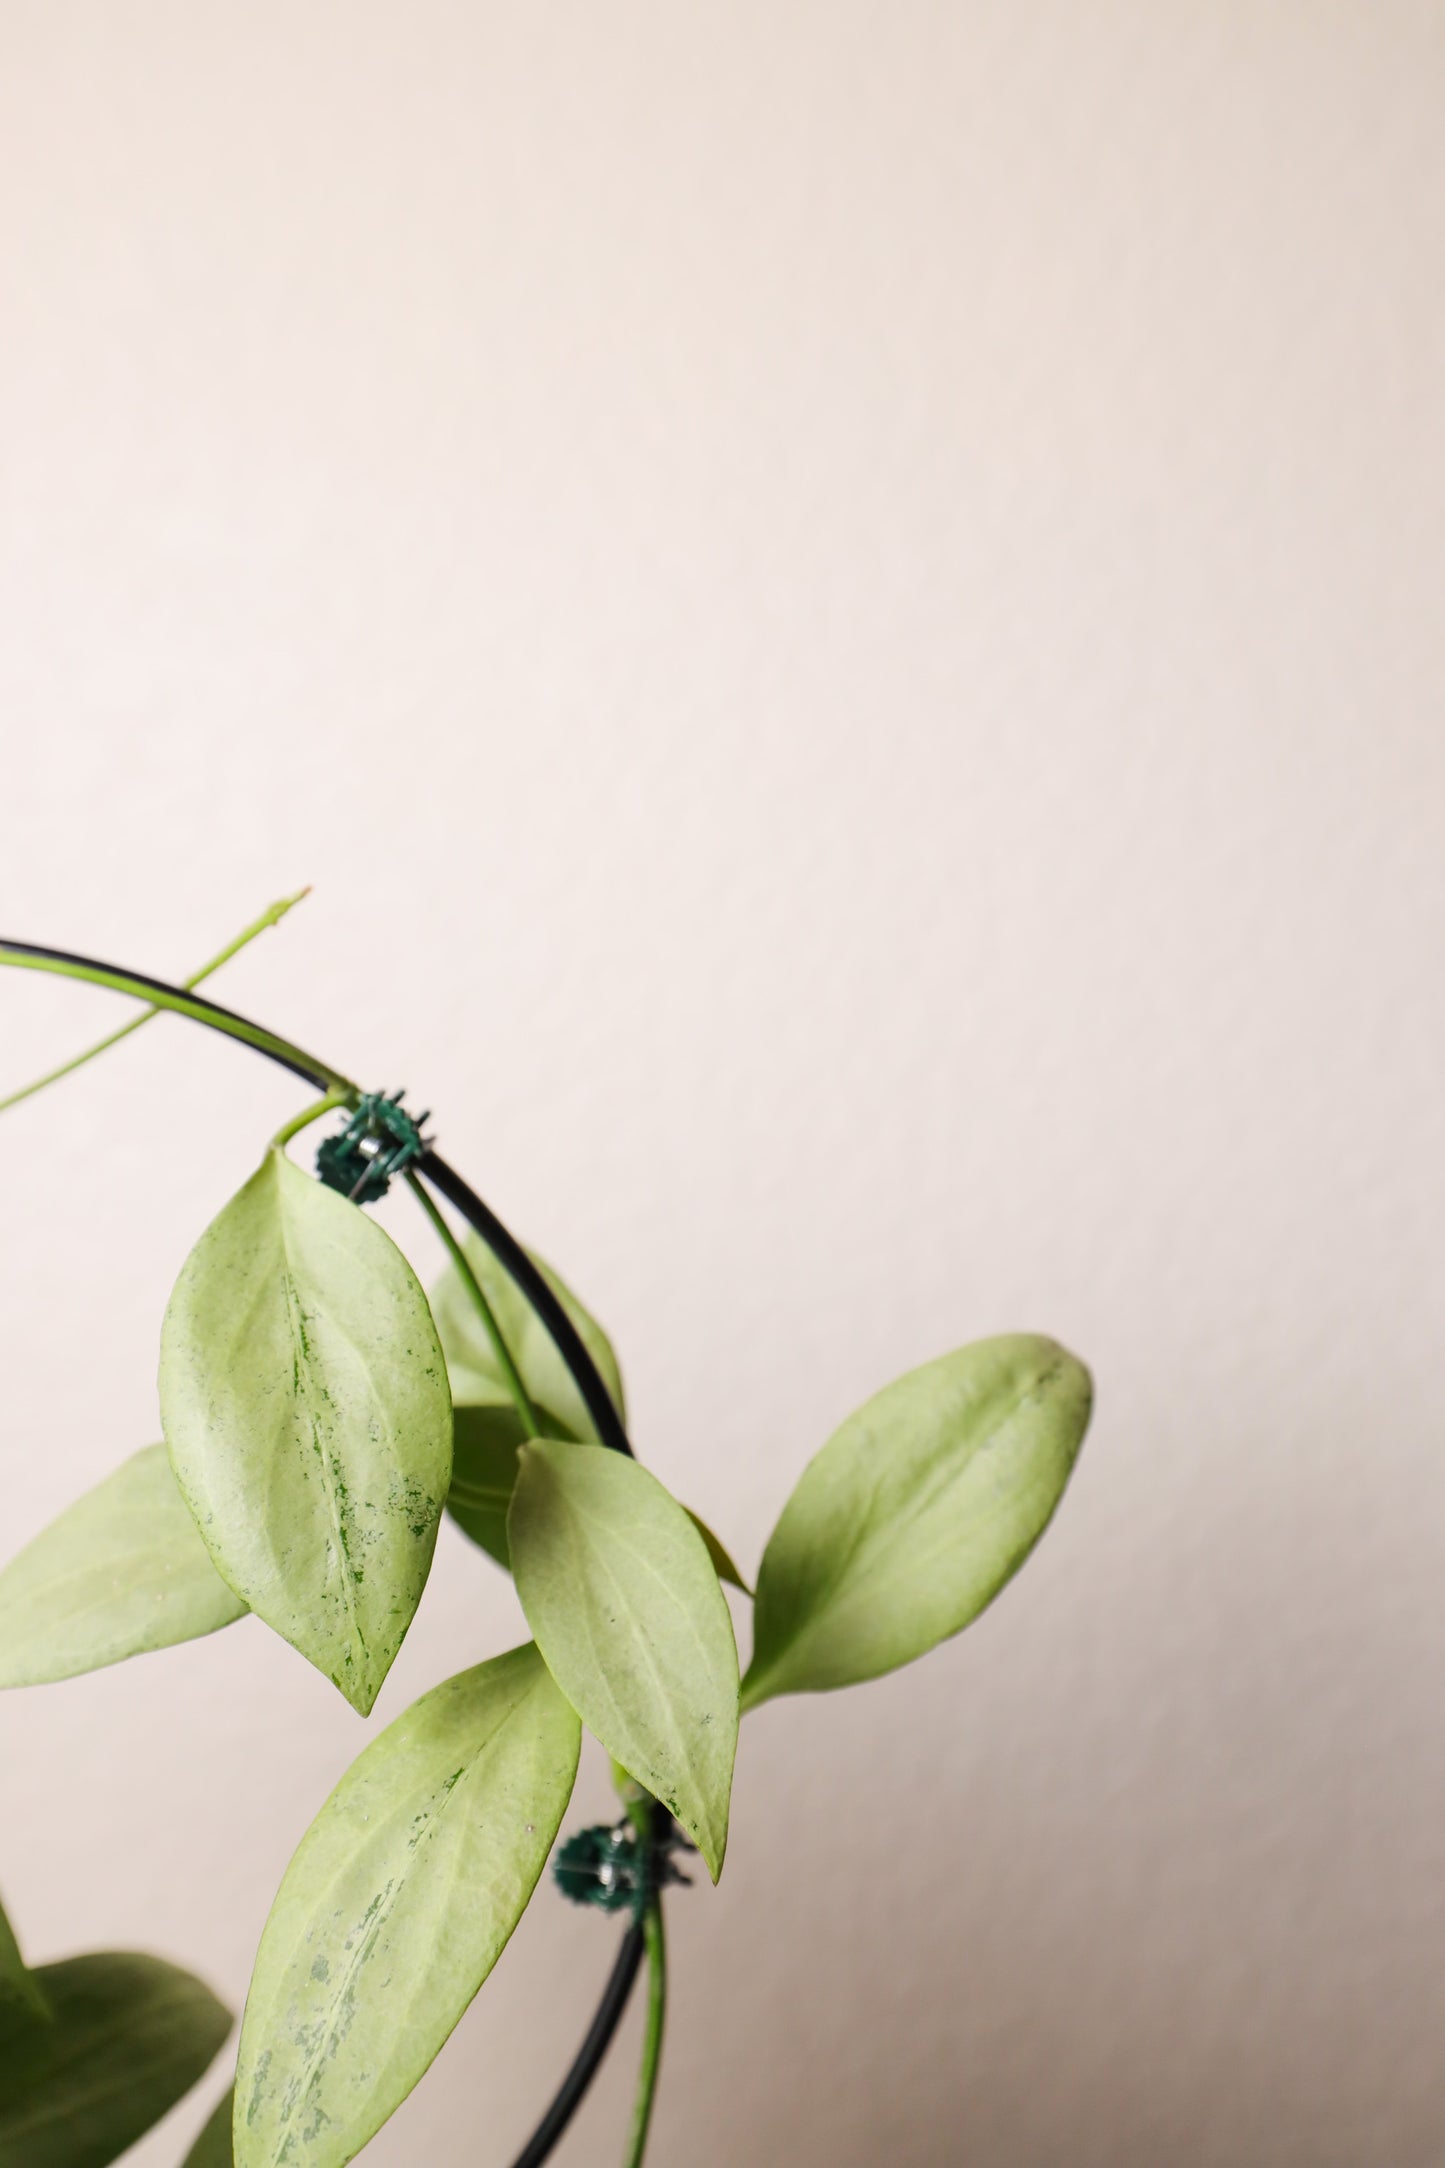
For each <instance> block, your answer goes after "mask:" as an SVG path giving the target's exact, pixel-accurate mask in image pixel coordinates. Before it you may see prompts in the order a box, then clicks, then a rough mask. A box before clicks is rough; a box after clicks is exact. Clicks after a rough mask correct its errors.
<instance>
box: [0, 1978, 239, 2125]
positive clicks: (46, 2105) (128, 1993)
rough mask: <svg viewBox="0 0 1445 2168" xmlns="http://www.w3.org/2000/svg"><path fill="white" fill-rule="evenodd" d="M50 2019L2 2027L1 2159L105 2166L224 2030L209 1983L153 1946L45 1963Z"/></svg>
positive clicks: (154, 2117) (181, 2091)
mask: <svg viewBox="0 0 1445 2168" xmlns="http://www.w3.org/2000/svg"><path fill="white" fill-rule="evenodd" d="M36 1979H37V1980H38V1982H39V1984H40V1987H41V1989H42V1991H43V1992H44V1995H45V1998H46V2000H47V2002H48V2003H49V2005H50V2008H51V2011H52V2013H53V2018H52V2022H51V2023H50V2024H49V2025H35V2026H31V2027H29V2028H27V2029H26V2030H25V2031H23V2032H21V2033H18V2034H15V2035H13V2036H12V2035H10V2034H8V2033H0V2168H108V2164H109V2163H110V2162H111V2161H114V2160H117V2159H119V2157H120V2155H121V2154H122V2153H124V2152H125V2151H126V2150H127V2148H128V2147H130V2146H132V2145H134V2144H135V2141H136V2140H137V2138H140V2137H142V2136H143V2135H144V2134H145V2132H146V2131H148V2130H149V2129H150V2128H151V2127H152V2125H153V2124H155V2123H158V2122H159V2121H160V2119H161V2117H162V2116H163V2115H166V2114H168V2113H169V2111H170V2110H171V2109H172V2108H173V2107H174V2106H175V2104H176V2102H177V2101H178V2100H180V2099H181V2098H182V2097H183V2096H184V2095H185V2094H186V2093H188V2092H189V2091H190V2089H191V2087H192V2086H193V2085H194V2084H195V2083H196V2081H197V2079H198V2078H200V2077H201V2076H202V2075H203V2073H204V2071H205V2069H206V2066H207V2064H208V2063H209V2062H210V2061H211V2060H212V2058H213V2057H214V2055H215V2054H216V2051H217V2050H218V2049H219V2047H220V2045H221V2043H222V2041H223V2040H224V2039H225V2037H226V2035H227V2033H228V2032H229V2031H230V2029H231V2018H230V2013H229V2011H227V2010H226V2009H225V2008H223V2006H222V2005H221V2004H220V2003H219V2002H217V2000H216V1998H215V1996H214V1995H213V1994H212V1993H211V1991H210V1989H209V1988H208V1987H204V1986H202V1984H201V1982H200V1981H199V1980H196V1979H193V1978H192V1977H191V1975H190V1974H189V1973H186V1972H181V1971H178V1970H177V1968H176V1967H175V1966H174V1965H168V1964H165V1963H164V1962H163V1961H162V1960H161V1959H160V1958H159V1957H146V1956H142V1955H139V1954H137V1953H135V1952H131V1951H105V1952H102V1953H100V1954H99V1955H96V1956H91V1957H71V1958H68V1959H67V1960H66V1961H65V1962H64V1963H63V1964H59V1965H42V1966H40V1967H39V1968H38V1969H37V1972H36Z"/></svg>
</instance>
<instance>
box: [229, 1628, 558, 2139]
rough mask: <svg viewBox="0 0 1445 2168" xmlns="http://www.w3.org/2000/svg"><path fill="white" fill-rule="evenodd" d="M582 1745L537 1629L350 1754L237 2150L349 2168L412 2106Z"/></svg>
mask: <svg viewBox="0 0 1445 2168" xmlns="http://www.w3.org/2000/svg"><path fill="white" fill-rule="evenodd" d="M580 1743H581V1729H580V1726H579V1724H578V1722H577V1718H576V1716H575V1715H574V1713H573V1711H572V1710H571V1709H570V1708H569V1706H568V1704H567V1702H566V1701H565V1700H564V1699H563V1697H562V1695H561V1694H560V1693H559V1692H558V1690H557V1688H556V1686H555V1685H554V1684H553V1682H552V1680H551V1678H550V1677H549V1676H548V1673H547V1670H546V1667H545V1666H544V1665H543V1663H542V1661H541V1658H540V1657H539V1656H538V1654H537V1651H536V1649H535V1648H534V1647H533V1646H532V1645H531V1643H528V1644H527V1645H526V1646H525V1647H524V1648H520V1649H513V1650H512V1651H511V1652H510V1653H509V1654H507V1655H505V1656H498V1657H495V1658H493V1659H492V1661H491V1662H489V1663H485V1664H479V1665H477V1667H476V1668H475V1669H474V1670H471V1671H464V1672H462V1673H461V1674H460V1676H459V1677H457V1678H454V1679H448V1680H447V1681H446V1682H445V1683H444V1684H443V1685H441V1686H438V1687H435V1688H434V1689H433V1690H432V1691H431V1692H430V1693H429V1694H424V1695H423V1696H422V1698H421V1700H420V1701H418V1702H415V1703H414V1704H413V1706H412V1707H411V1708H409V1709H408V1710H407V1711H406V1713H405V1715H403V1716H401V1717H398V1719H397V1720H396V1722H395V1723H394V1724H391V1725H389V1726H388V1728H387V1729H386V1730H385V1731H384V1732H383V1733H382V1734H381V1737H380V1738H379V1739H377V1740H376V1741H375V1742H374V1743H373V1744H372V1745H371V1746H369V1747H368V1748H367V1749H366V1751H365V1752H364V1753H363V1754H362V1755H361V1756H360V1757H359V1758H358V1759H357V1760H356V1761H355V1762H354V1763H353V1764H352V1766H351V1768H350V1769H349V1770H348V1771H347V1773H346V1775H345V1776H344V1777H343V1778H342V1780H341V1782H340V1784H339V1785H338V1786H337V1788H336V1790H335V1791H334V1792H333V1793H332V1795H331V1797H330V1799H328V1800H327V1802H326V1805H325V1806H324V1807H323V1808H322V1810H321V1812H320V1814H319V1815H318V1816H317V1818H316V1820H315V1821H314V1822H313V1823H312V1825H311V1827H310V1829H309V1830H308V1831H307V1833H306V1835H305V1836H304V1837H303V1838H302V1840H301V1844H300V1847H299V1849H298V1851H297V1853H296V1856H295V1858H294V1859H293V1860H292V1862H291V1865H290V1866H289V1867H288V1869H287V1870H286V1876H285V1879H284V1881H283V1882H282V1884H281V1889H280V1892H279V1894H278V1896H277V1898H276V1902H275V1904H274V1906H273V1907H272V1910H271V1917H270V1919H269V1920H268V1921H267V1923H266V1931H265V1933H264V1935H263V1936H262V1938H261V1948H260V1952H259V1954H258V1956H257V1959H256V1970H255V1974H254V1976H253V1978H252V1982H251V1992H250V1996H249V1998H248V2000H247V2003H246V2014H245V2018H244V2020H243V2023H242V2027H241V2051H240V2059H239V2066H238V2070H237V2076H236V2121H235V2131H234V2146H235V2156H236V2162H237V2168H342V2164H343V2163H344V2162H346V2161H349V2160H351V2159H352V2158H353V2156H354V2155H355V2154H357V2153H358V2152H360V2150H361V2148H362V2147H363V2146H364V2145H365V2144H366V2143H367V2142H368V2140H369V2139H370V2138H371V2137H372V2136H373V2135H374V2133H375V2132H376V2131H377V2130H379V2129H380V2128H381V2125H382V2124H383V2123H384V2122H385V2121H386V2119H387V2117H388V2116H389V2115H391V2114H392V2113H393V2111H394V2110H395V2109H396V2108H397V2107H399V2106H400V2104H401V2102H402V2101H403V2100H404V2099H405V2098H406V2096H407V2094H408V2093H409V2092H410V2091H411V2089H412V2087H413V2086H414V2085H415V2084H416V2082H417V2080H418V2079H419V2078H420V2077H421V2076H422V2074H423V2072H424V2071H425V2070H426V2069H427V2067H428V2065H429V2064H430V2063H431V2061H432V2059H433V2057H434V2056H435V2055H436V2054H437V2052H438V2050H439V2049H440V2048H441V2046H442V2045H443V2043H444V2042H445V2040H446V2038H447V2036H448V2034H449V2033H450V2032H451V2030H452V2028H453V2026H454V2025H455V2024H456V2023H457V2020H458V2019H459V2018H460V2017H461V2015H462V2013H463V2011H464V2010H465V2009H466V2007H467V2005H468V2003H469V2002H470V2001H471V1999H472V1997H473V1996H474V1995H475V1994H476V1992H477V1989H478V1988H479V1987H480V1986H481V1984H482V1982H483V1980H485V1978H486V1977H487V1974H488V1973H489V1972H490V1971H491V1969H492V1966H493V1965H494V1964H495V1963H496V1961H497V1958H498V1957H499V1956H500V1954H501V1952H502V1950H503V1948H504V1947H505V1945H506V1942H507V1938H508V1937H509V1936H510V1934H511V1932H512V1930H513V1928H514V1927H515V1926H516V1924H517V1922H518V1920H519V1919H520V1918H521V1916H522V1913H523V1912H524V1911H525V1909H526V1906H527V1901H528V1899H529V1898H530V1897H531V1894H532V1891H533V1888H534V1887H535V1885H536V1882H537V1878H538V1876H539V1875H540V1873H541V1871H542V1868H543V1866H544V1864H545V1862H546V1858H547V1854H548V1852H549V1851H550V1849H551V1846H552V1840H553V1838H554V1837H555V1836H556V1833H557V1828H558V1824H559V1823H560V1822H561V1819H562V1816H563V1814H564V1813H565V1812H566V1808H567V1802H568V1800H569V1798H570V1797H571V1795H572V1785H573V1781H574V1779H575V1777H576V1773H577V1756H578V1750H579V1747H580Z"/></svg>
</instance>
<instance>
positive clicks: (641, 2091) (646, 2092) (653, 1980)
mask: <svg viewBox="0 0 1445 2168" xmlns="http://www.w3.org/2000/svg"><path fill="white" fill-rule="evenodd" d="M642 1933H643V1939H644V1941H645V1942H646V1945H647V2029H646V2031H645V2032H644V2034H643V2036H642V2067H641V2069H640V2071H639V2072H638V2077H637V2100H636V2104H635V2106H634V2107H633V2111H632V2135H631V2138H630V2139H629V2141H628V2146H627V2159H626V2162H625V2163H624V2168H642V2157H643V2155H644V2153H645V2152H646V2151H647V2133H648V2130H649V2128H650V2127H651V2123H652V2103H653V2101H654V2100H655V2098H656V2097H657V2078H658V2072H659V2071H660V2069H661V2067H662V2030H663V2025H664V2024H665V2022H666V2019H667V1938H666V1936H665V1935H664V1933H663V1927H662V1899H661V1897H660V1896H659V1895H658V1893H657V1892H656V1891H655V1890H654V1891H653V1893H652V1896H651V1897H650V1898H649V1899H648V1903H647V1910H646V1912H645V1913H644V1915H643V1920H642Z"/></svg>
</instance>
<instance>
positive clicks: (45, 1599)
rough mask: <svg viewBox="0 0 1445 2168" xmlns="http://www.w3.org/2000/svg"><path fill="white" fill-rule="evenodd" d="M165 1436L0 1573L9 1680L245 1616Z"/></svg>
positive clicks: (3, 1669) (2, 1650) (89, 1663)
mask: <svg viewBox="0 0 1445 2168" xmlns="http://www.w3.org/2000/svg"><path fill="white" fill-rule="evenodd" d="M245 1615H246V1606H245V1605H244V1604H243V1603H242V1602H241V1601H240V1599H239V1598H238V1597H237V1596H235V1595H233V1594H232V1592H231V1590H230V1589H229V1588H228V1587H227V1586H226V1584H225V1582H224V1581H223V1580H222V1579H221V1576H220V1575H219V1574H218V1573H217V1571H216V1569H215V1567H214V1566H213V1565H212V1564H211V1561H210V1558H209V1556H208V1554H207V1551H206V1547H205V1545H204V1543H202V1541H201V1539H200V1536H199V1535H198V1533H197V1531H196V1524H195V1522H194V1521H193V1520H192V1518H191V1513H190V1508H189V1507H188V1506H187V1504H186V1502H185V1499H184V1498H183V1497H182V1496H181V1494H180V1491H179V1489H178V1488H177V1486H176V1479H175V1476H174V1475H173V1474H172V1472H171V1464H170V1462H169V1460H168V1459H167V1457H166V1449H165V1447H164V1446H163V1445H148V1446H147V1447H146V1448H145V1449H144V1451H143V1452H140V1453H135V1454H133V1455H132V1456H131V1458H130V1459H129V1460H128V1461H126V1462H125V1463H124V1465H123V1466H122V1467H120V1468H118V1469H117V1470H116V1472H115V1474H114V1475H112V1476H107V1477H106V1479H105V1481H104V1482H103V1483H99V1484H97V1485H96V1487H95V1489H94V1490H92V1491H87V1492H86V1494H85V1496H84V1497H83V1498H80V1499H78V1500H77V1501H76V1503H75V1504H74V1505H73V1506H69V1507H68V1508H67V1509H66V1511H65V1512H64V1513H62V1514H61V1516H60V1518H59V1519H58V1520H56V1521H52V1522H51V1524H50V1526H49V1527H48V1528H46V1529H44V1530H42V1532H41V1533H40V1534H39V1535H38V1536H37V1537H36V1538H35V1540H34V1542H33V1543H30V1544H28V1545H27V1546H26V1548H25V1549H24V1550H23V1551H22V1552H21V1553H20V1555H19V1557H18V1558H16V1559H13V1560H12V1561H11V1563H10V1564H9V1565H8V1566H7V1567H6V1568H5V1569H4V1571H3V1572H0V1687H4V1686H39V1685H42V1684H44V1683H46V1682H48V1681H49V1680H52V1679H69V1678H74V1677H75V1676H76V1674H77V1673H78V1672H82V1671H99V1670H100V1669H101V1668H102V1667H103V1666H104V1665H106V1664H117V1663H119V1662H120V1661H121V1659H122V1658H123V1657H126V1656H139V1655H141V1654H142V1653H143V1652H144V1651H146V1650H147V1649H163V1648H169V1647H171V1646H172V1644H173V1643H175V1642H177V1641H193V1640H195V1639H196V1638H197V1636H198V1635H200V1634H210V1633H214V1632H215V1631H216V1630H217V1628H218V1627H221V1626H229V1625H230V1624H231V1623H232V1622H233V1620H235V1619H238V1618H244V1617H245Z"/></svg>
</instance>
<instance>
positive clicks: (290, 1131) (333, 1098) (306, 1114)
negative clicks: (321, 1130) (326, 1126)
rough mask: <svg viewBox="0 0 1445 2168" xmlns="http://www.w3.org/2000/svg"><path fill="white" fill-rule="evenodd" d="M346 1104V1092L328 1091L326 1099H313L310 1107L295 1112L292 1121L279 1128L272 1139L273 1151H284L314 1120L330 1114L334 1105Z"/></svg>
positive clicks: (316, 1120)
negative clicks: (297, 1112)
mask: <svg viewBox="0 0 1445 2168" xmlns="http://www.w3.org/2000/svg"><path fill="white" fill-rule="evenodd" d="M345 1105H346V1094H345V1092H328V1093H327V1094H326V1097H325V1098H324V1099H313V1100H312V1102H311V1104H310V1106H309V1107H303V1108H302V1109H301V1112H300V1113H299V1114H293V1115H292V1117H291V1119H290V1121H289V1122H285V1123H283V1124H282V1126H281V1128H280V1129H278V1130H277V1132H276V1134H275V1136H274V1137H273V1138H272V1139H271V1149H272V1151H273V1152H284V1151H285V1149H286V1147H287V1145H288V1144H289V1143H290V1142H291V1139H292V1138H293V1137H299V1136H300V1134H301V1132H302V1130H303V1129H309V1128H310V1127H311V1124H312V1123H313V1122H319V1121H320V1119H321V1117H322V1115H323V1114H329V1113H330V1112H331V1110H332V1108H333V1107H344V1106H345Z"/></svg>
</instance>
